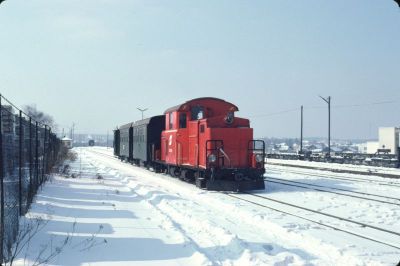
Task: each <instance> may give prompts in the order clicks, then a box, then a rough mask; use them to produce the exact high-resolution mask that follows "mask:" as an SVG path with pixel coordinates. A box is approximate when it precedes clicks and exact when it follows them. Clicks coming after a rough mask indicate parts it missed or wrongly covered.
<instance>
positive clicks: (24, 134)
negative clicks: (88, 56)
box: [0, 94, 60, 265]
mask: <svg viewBox="0 0 400 266" xmlns="http://www.w3.org/2000/svg"><path fill="white" fill-rule="evenodd" d="M0 129H1V130H0V203H1V206H0V265H2V263H3V262H6V261H7V260H8V259H9V257H10V255H11V248H12V245H13V243H14V241H15V239H16V236H17V234H18V225H19V217H20V216H22V215H24V214H25V213H26V212H27V211H28V209H29V206H30V204H31V203H32V200H33V197H34V196H35V194H36V192H37V190H38V188H39V187H40V186H41V185H42V184H43V183H44V182H45V181H46V180H47V178H48V175H49V173H50V170H51V168H52V167H53V166H54V164H55V163H56V161H57V156H58V154H59V149H60V140H59V139H58V138H57V137H56V135H55V134H53V133H52V131H51V128H50V127H49V126H47V125H43V124H41V123H39V122H37V121H35V120H34V119H33V118H32V117H29V116H28V115H27V114H25V113H24V112H23V111H21V110H20V109H18V108H17V107H16V106H15V105H13V104H12V103H11V102H10V101H8V100H7V99H6V98H4V97H3V96H2V95H1V94H0Z"/></svg>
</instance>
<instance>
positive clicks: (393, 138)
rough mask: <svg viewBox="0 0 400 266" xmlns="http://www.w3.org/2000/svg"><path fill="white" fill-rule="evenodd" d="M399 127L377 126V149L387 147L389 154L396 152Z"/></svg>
mask: <svg viewBox="0 0 400 266" xmlns="http://www.w3.org/2000/svg"><path fill="white" fill-rule="evenodd" d="M399 133H400V128H397V127H380V128H379V149H389V150H390V152H389V153H390V154H398V149H399Z"/></svg>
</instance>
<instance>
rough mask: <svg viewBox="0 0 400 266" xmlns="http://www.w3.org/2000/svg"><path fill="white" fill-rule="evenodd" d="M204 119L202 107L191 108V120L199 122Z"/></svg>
mask: <svg viewBox="0 0 400 266" xmlns="http://www.w3.org/2000/svg"><path fill="white" fill-rule="evenodd" d="M203 118H204V108H203V107H202V106H193V107H192V114H191V120H200V119H203Z"/></svg>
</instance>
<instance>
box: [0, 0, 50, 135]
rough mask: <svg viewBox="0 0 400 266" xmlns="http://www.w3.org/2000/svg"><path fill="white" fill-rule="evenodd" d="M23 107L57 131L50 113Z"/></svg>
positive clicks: (34, 107) (29, 113)
mask: <svg viewBox="0 0 400 266" xmlns="http://www.w3.org/2000/svg"><path fill="white" fill-rule="evenodd" d="M0 1H1V0H0ZM23 109H24V112H25V113H26V114H27V115H29V116H30V117H32V119H34V120H35V121H38V122H39V123H42V124H45V125H48V126H49V127H51V128H52V129H53V132H55V131H56V127H57V125H56V123H55V122H54V119H53V117H52V116H51V115H48V114H46V113H44V112H42V111H39V110H37V109H36V106H35V105H25V106H24V107H23Z"/></svg>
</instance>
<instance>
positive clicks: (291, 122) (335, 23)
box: [0, 0, 400, 138]
mask: <svg viewBox="0 0 400 266" xmlns="http://www.w3.org/2000/svg"><path fill="white" fill-rule="evenodd" d="M399 47H400V10H399V8H398V7H397V6H396V5H395V3H394V2H393V1H391V0H350V1H349V0H346V1H345V0H339V1H323V0H304V1H293V0H292V1H289V0H275V1H272V0H264V1H222V0H221V1H217V0H213V1H187V0H186V1H183V0H181V1H175V0H168V1H166V0H165V1H149V0H146V1H134V0H85V1H78V0H68V1H67V0H63V1H61V0H31V1H28V0H7V1H6V2H4V3H3V4H2V5H0V92H1V93H2V94H4V95H5V96H6V97H8V98H9V99H10V100H13V101H14V102H15V103H16V104H18V105H24V104H30V103H36V105H37V107H38V108H39V109H41V110H43V111H46V112H47V113H50V114H51V115H53V116H54V118H55V119H56V121H57V122H58V123H59V124H60V125H62V126H68V125H70V124H71V123H72V122H76V123H77V132H91V133H100V132H106V131H107V129H109V130H111V129H112V128H113V127H115V126H116V125H119V124H121V123H126V122H129V121H133V120H137V119H139V118H140V112H139V111H137V110H136V107H148V108H150V109H149V111H147V112H146V113H145V115H146V116H150V115H157V114H160V113H162V112H163V111H164V110H165V109H167V108H169V107H170V106H174V105H176V104H179V103H181V102H183V101H185V100H187V99H191V98H196V97H202V96H212V97H220V98H223V99H226V100H228V101H231V102H233V103H234V104H236V105H237V106H238V107H239V109H240V112H239V113H238V115H240V116H243V117H249V118H250V119H251V124H252V126H253V127H254V128H255V135H256V136H257V137H261V136H289V137H297V136H298V135H299V115H300V114H299V112H297V111H292V112H286V113H280V114H277V115H268V116H262V115H264V114H273V113H277V112H281V111H285V110H291V109H294V108H299V107H300V105H302V104H303V105H304V106H305V108H306V109H305V132H304V134H305V136H326V131H327V125H326V116H327V112H326V110H325V109H324V108H323V109H321V108H318V107H320V106H322V107H324V105H325V104H324V102H322V100H321V99H319V98H318V95H323V96H328V95H331V96H332V104H333V105H351V104H354V105H363V104H369V103H376V102H386V101H390V103H386V104H377V105H367V106H359V107H352V108H350V107H342V108H333V109H332V136H333V137H334V138H371V137H375V136H376V135H377V127H379V126H399V124H400V121H399V120H400V119H399V116H400V115H399V114H400V86H399V80H400V78H399V77H400V74H399V70H400V53H399ZM310 107H312V108H310ZM315 107H317V108H315Z"/></svg>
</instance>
